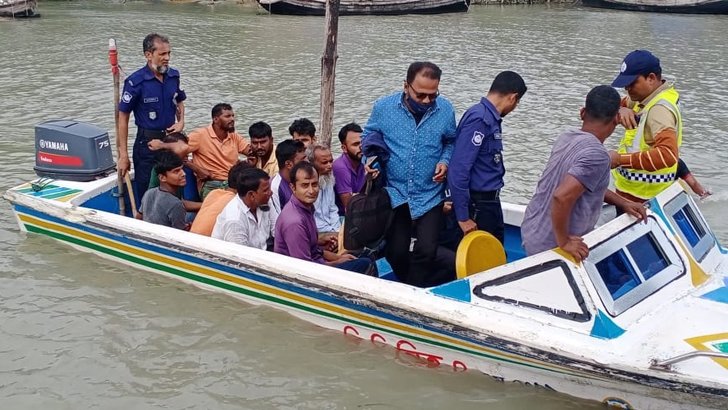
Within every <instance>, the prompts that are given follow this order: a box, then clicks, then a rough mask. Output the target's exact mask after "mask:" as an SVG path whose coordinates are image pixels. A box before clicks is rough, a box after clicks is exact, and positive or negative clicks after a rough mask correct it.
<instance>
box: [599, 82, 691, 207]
mask: <svg viewBox="0 0 728 410" xmlns="http://www.w3.org/2000/svg"><path fill="white" fill-rule="evenodd" d="M679 98H680V95H679V94H678V92H677V91H676V90H675V88H673V87H670V88H668V89H666V90H664V91H662V92H660V93H659V94H657V95H656V96H655V97H654V98H653V99H652V100H650V102H649V103H647V105H645V107H644V108H642V110H641V112H640V109H639V107H638V106H637V104H635V106H634V108H633V109H634V112H635V114H641V117H640V120H639V124H638V126H637V128H636V129H631V130H627V131H626V132H625V133H624V137H623V138H622V141H621V142H620V143H619V149H618V150H617V152H618V153H620V154H631V153H634V152H641V151H647V150H649V149H650V148H651V147H650V146H649V145H647V144H646V143H645V138H644V131H645V124H646V123H647V115H648V113H649V111H650V109H651V108H652V107H654V106H655V105H662V106H664V107H666V108H667V109H669V110H670V112H672V113H673V115H674V116H675V119H676V120H677V129H676V131H677V146H678V147H680V145H682V128H683V127H682V116H681V115H680V109H679V108H678V106H677V102H678V100H679ZM676 173H677V161H676V162H675V164H674V165H673V166H671V167H669V168H663V169H658V170H657V171H652V172H650V171H645V170H643V169H631V168H624V167H617V168H615V169H613V170H612V175H613V176H614V185H615V186H616V187H617V189H618V190H619V191H622V192H625V193H628V194H630V195H633V196H635V197H637V198H642V199H651V198H653V197H655V196H656V195H657V194H659V193H660V192H662V191H664V190H665V189H667V187H669V186H670V185H672V183H673V182H675V177H676V175H677V174H676Z"/></svg>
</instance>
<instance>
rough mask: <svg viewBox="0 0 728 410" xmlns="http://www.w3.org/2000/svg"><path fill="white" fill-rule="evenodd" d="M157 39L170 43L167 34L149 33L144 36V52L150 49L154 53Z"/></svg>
mask: <svg viewBox="0 0 728 410" xmlns="http://www.w3.org/2000/svg"><path fill="white" fill-rule="evenodd" d="M157 41H159V42H161V43H166V44H169V39H168V38H167V37H166V36H163V35H161V34H157V33H149V34H147V36H146V37H144V41H142V49H143V50H144V52H145V53H146V52H147V51H149V52H150V53H153V52H154V50H156V49H157V47H156V44H155V43H156V42H157Z"/></svg>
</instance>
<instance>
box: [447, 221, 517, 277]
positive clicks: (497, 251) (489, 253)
mask: <svg viewBox="0 0 728 410" xmlns="http://www.w3.org/2000/svg"><path fill="white" fill-rule="evenodd" d="M505 263H506V251H505V249H503V244H501V243H500V241H499V240H498V239H496V237H495V236H493V235H491V234H490V233H488V232H485V231H473V232H470V233H469V234H467V235H465V237H464V238H463V240H462V241H460V245H458V251H457V255H456V256H455V271H456V273H457V277H458V279H462V278H465V277H467V276H470V275H472V274H474V273H479V272H483V271H486V270H488V269H491V268H495V267H496V266H500V265H503V264H505Z"/></svg>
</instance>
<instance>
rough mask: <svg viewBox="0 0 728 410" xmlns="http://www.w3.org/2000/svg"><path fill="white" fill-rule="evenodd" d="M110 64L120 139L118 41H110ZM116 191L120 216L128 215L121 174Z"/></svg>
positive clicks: (115, 120)
mask: <svg viewBox="0 0 728 410" xmlns="http://www.w3.org/2000/svg"><path fill="white" fill-rule="evenodd" d="M109 64H110V65H111V75H112V76H113V77H114V138H119V94H120V92H119V88H120V81H119V76H120V73H119V56H118V54H117V50H116V40H114V39H113V38H110V39H109ZM116 189H117V194H118V195H119V215H126V204H125V203H124V179H123V178H122V177H121V173H119V172H117V173H116Z"/></svg>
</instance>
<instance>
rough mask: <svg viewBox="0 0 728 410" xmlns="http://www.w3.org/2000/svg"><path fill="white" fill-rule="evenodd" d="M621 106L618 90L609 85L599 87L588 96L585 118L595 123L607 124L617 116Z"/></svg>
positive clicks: (593, 89)
mask: <svg viewBox="0 0 728 410" xmlns="http://www.w3.org/2000/svg"><path fill="white" fill-rule="evenodd" d="M620 104H621V98H620V97H619V93H618V92H617V90H615V89H614V88H613V87H611V86H608V85H598V86H596V87H594V88H592V89H591V91H589V94H587V95H586V104H584V116H585V117H587V118H588V119H591V120H594V121H599V122H603V123H606V122H609V121H611V120H612V119H613V118H614V117H615V116H616V115H617V112H619V107H620Z"/></svg>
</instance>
